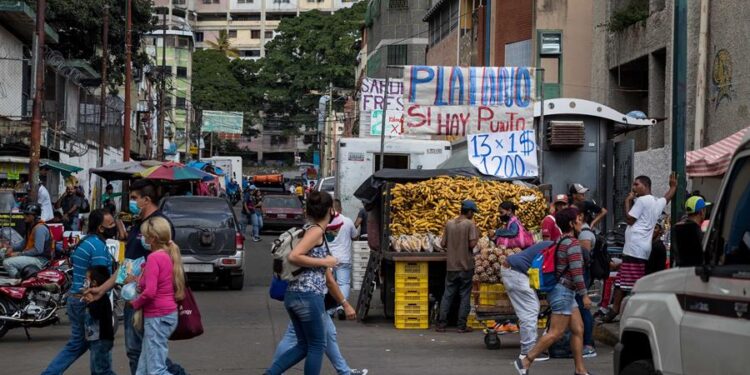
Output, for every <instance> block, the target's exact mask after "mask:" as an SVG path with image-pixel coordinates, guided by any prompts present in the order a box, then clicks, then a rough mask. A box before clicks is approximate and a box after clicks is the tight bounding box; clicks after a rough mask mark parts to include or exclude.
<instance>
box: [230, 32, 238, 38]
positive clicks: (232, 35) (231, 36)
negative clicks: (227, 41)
mask: <svg viewBox="0 0 750 375" xmlns="http://www.w3.org/2000/svg"><path fill="white" fill-rule="evenodd" d="M228 34H229V37H230V38H236V37H237V30H229V33H228Z"/></svg>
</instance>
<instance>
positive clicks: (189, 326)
mask: <svg viewBox="0 0 750 375" xmlns="http://www.w3.org/2000/svg"><path fill="white" fill-rule="evenodd" d="M202 334H203V323H202V322H201V312H200V310H198V304H197V303H196V302H195V298H194V297H193V292H192V291H191V290H190V288H188V287H187V286H186V287H185V298H183V299H182V301H178V302H177V328H176V329H175V330H174V332H173V333H172V336H171V337H170V338H169V339H170V340H189V339H192V338H193V337H198V336H200V335H202Z"/></svg>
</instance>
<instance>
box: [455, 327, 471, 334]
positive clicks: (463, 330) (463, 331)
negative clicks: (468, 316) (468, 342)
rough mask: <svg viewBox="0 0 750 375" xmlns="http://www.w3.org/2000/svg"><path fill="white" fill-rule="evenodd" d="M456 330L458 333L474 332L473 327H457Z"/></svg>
mask: <svg viewBox="0 0 750 375" xmlns="http://www.w3.org/2000/svg"><path fill="white" fill-rule="evenodd" d="M456 332H458V333H470V332H474V328H471V327H464V328H459V329H457V330H456Z"/></svg>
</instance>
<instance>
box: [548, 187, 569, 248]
mask: <svg viewBox="0 0 750 375" xmlns="http://www.w3.org/2000/svg"><path fill="white" fill-rule="evenodd" d="M567 207H568V196H567V195H565V194H557V195H556V196H555V200H554V201H553V202H552V206H551V207H550V214H549V215H547V216H545V217H544V219H543V220H542V239H543V240H545V241H555V242H557V240H558V239H559V238H560V236H562V231H560V227H558V226H557V222H556V221H555V216H554V215H555V212H560V211H562V210H563V209H565V208H567Z"/></svg>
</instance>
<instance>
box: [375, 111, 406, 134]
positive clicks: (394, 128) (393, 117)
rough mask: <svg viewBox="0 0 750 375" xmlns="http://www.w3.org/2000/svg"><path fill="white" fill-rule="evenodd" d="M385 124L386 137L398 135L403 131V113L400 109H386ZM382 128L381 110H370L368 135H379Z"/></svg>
mask: <svg viewBox="0 0 750 375" xmlns="http://www.w3.org/2000/svg"><path fill="white" fill-rule="evenodd" d="M385 117H386V120H387V124H388V125H387V126H386V133H385V135H386V137H398V136H400V135H401V133H403V127H402V125H401V124H402V121H403V114H402V113H401V111H395V110H394V111H391V110H388V111H387V114H386V116H385ZM382 128H383V110H382V109H376V110H374V111H372V112H370V135H376V136H380V131H381V129H382Z"/></svg>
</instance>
